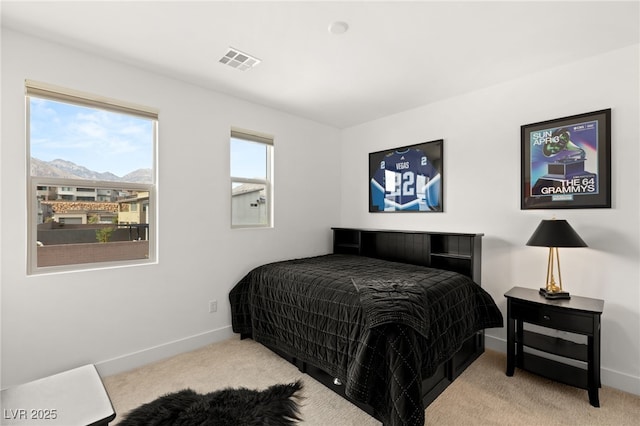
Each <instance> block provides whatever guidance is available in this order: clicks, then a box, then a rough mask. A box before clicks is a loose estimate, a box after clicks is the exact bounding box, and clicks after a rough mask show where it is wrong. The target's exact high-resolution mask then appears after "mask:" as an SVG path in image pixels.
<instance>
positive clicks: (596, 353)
mask: <svg viewBox="0 0 640 426" xmlns="http://www.w3.org/2000/svg"><path fill="white" fill-rule="evenodd" d="M504 296H505V297H506V298H507V376H513V373H514V370H515V367H518V368H522V369H523V370H527V371H530V372H532V373H536V374H539V375H541V376H544V377H546V378H549V379H552V380H556V381H558V382H562V383H565V384H568V385H571V386H576V387H579V388H582V389H587V390H588V391H589V402H590V403H591V405H593V406H594V407H599V406H600V401H599V399H598V389H599V388H600V386H601V384H600V317H601V315H602V310H603V308H604V301H603V300H600V299H590V298H586V297H578V296H573V295H572V296H571V299H556V300H550V299H545V298H544V296H542V295H540V294H539V293H538V289H529V288H522V287H514V288H512V289H511V290H509V291H508V292H506V293H505V295H504ZM525 322H527V323H530V324H535V325H539V326H543V327H547V328H551V329H555V330H563V331H568V332H570V333H575V334H579V335H583V336H587V344H581V343H574V342H572V341H569V340H565V339H561V338H558V337H552V336H547V335H544V334H540V333H535V332H533V331H530V330H525V329H524V327H523V324H524V323H525ZM525 346H526V347H528V348H533V349H536V350H538V351H542V352H546V353H549V354H553V355H556V358H557V357H562V358H565V359H574V360H578V361H582V362H584V363H586V369H584V368H580V367H576V366H573V365H569V364H566V363H564V362H562V361H555V360H552V359H549V358H545V357H542V356H539V355H535V354H533V353H529V352H525V351H524V347H525Z"/></svg>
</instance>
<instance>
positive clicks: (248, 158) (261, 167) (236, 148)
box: [231, 138, 267, 179]
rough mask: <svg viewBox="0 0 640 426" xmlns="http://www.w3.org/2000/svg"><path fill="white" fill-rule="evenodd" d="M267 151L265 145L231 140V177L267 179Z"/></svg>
mask: <svg viewBox="0 0 640 426" xmlns="http://www.w3.org/2000/svg"><path fill="white" fill-rule="evenodd" d="M266 150H267V147H266V145H264V144H261V143H258V142H251V141H246V140H242V139H236V138H231V176H233V177H243V178H256V179H265V177H266V176H267V159H266V156H267V153H266V152H267V151H266Z"/></svg>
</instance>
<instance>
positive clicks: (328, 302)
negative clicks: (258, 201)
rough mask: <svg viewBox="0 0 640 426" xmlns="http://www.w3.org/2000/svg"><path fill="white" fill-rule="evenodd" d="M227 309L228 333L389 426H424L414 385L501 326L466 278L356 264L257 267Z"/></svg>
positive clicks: (353, 259) (356, 260) (322, 259)
mask: <svg viewBox="0 0 640 426" xmlns="http://www.w3.org/2000/svg"><path fill="white" fill-rule="evenodd" d="M229 299H230V302H231V310H232V326H233V331H234V332H236V333H243V334H250V335H251V336H252V337H253V339H254V340H255V341H257V342H260V343H263V344H264V345H266V346H270V347H272V348H277V349H279V350H281V351H283V352H285V353H287V354H289V355H291V356H293V357H295V358H298V359H300V360H303V361H306V362H308V363H310V364H312V365H315V366H316V367H319V368H321V369H323V370H325V371H326V372H327V373H329V374H331V375H332V376H334V377H337V378H338V379H340V380H341V381H342V382H343V383H345V386H346V388H345V391H346V394H347V395H348V396H349V397H351V398H352V399H354V400H356V401H360V402H364V403H366V404H369V405H370V406H371V407H373V409H374V411H375V413H376V416H377V417H379V418H380V419H382V421H383V423H384V424H385V425H394V426H395V425H419V426H422V425H423V424H424V406H423V404H422V380H423V379H425V378H427V377H429V376H431V375H432V374H433V373H434V372H435V369H436V368H437V367H438V365H439V364H441V363H442V362H444V361H446V360H447V359H449V358H450V357H451V356H452V355H453V354H454V353H455V352H456V351H457V350H458V349H459V348H460V346H461V345H462V343H463V342H464V341H465V340H466V339H467V338H469V337H470V336H472V335H473V333H475V332H477V331H478V330H481V329H484V328H490V327H502V324H503V322H502V314H501V313H500V311H499V309H498V308H497V306H496V305H495V303H494V301H493V299H492V298H491V296H489V294H488V293H486V292H485V291H484V290H483V289H482V288H481V287H480V286H478V285H477V284H475V283H473V282H472V281H471V280H470V279H469V278H468V277H465V276H463V275H461V274H457V273H455V272H450V271H445V270H441V269H432V268H426V267H422V266H414V265H408V264H404V263H395V262H388V261H384V260H380V259H373V258H368V257H362V256H351V255H339V254H332V255H325V256H318V257H311V258H305V259H296V260H289V261H284V262H277V263H272V264H268V265H263V266H260V267H258V268H255V269H254V270H252V271H251V272H250V273H249V274H247V275H246V276H245V277H244V278H243V279H242V280H241V281H240V282H239V283H238V284H237V285H236V286H235V287H234V288H233V289H232V290H231V292H230V294H229Z"/></svg>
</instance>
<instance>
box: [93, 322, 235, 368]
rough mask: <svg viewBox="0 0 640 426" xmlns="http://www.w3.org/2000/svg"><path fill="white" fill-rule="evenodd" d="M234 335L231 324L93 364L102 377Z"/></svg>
mask: <svg viewBox="0 0 640 426" xmlns="http://www.w3.org/2000/svg"><path fill="white" fill-rule="evenodd" d="M233 335H234V333H233V331H232V330H231V326H227V327H223V328H219V329H217V330H211V331H207V332H204V333H200V334H196V335H194V336H189V337H185V338H184V339H179V340H174V341H172V342H168V343H164V344H162V345H158V346H154V347H151V348H147V349H143V350H141V351H137V352H133V353H130V354H127V355H122V356H119V357H116V358H112V359H109V360H106V361H101V362H98V363H96V364H95V366H96V368H97V369H98V372H99V373H100V375H101V376H102V377H106V376H111V375H114V374H118V373H122V372H124V371H129V370H133V369H134V368H138V367H142V366H143V365H146V364H150V363H152V362H156V361H160V360H162V359H165V358H169V357H172V356H174V355H178V354H181V353H184V352H189V351H193V350H196V349H198V348H201V347H203V346H206V345H209V344H211V343H216V342H220V341H222V340H226V339H229V338H231V337H232V336H233Z"/></svg>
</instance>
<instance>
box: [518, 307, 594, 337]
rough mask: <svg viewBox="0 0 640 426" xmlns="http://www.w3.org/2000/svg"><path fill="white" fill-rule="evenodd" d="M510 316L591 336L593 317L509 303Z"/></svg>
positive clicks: (551, 308)
mask: <svg viewBox="0 0 640 426" xmlns="http://www.w3.org/2000/svg"><path fill="white" fill-rule="evenodd" d="M511 316H512V318H518V319H521V320H523V321H524V322H528V323H531V324H536V325H541V326H543V327H549V328H554V329H557V330H564V331H570V332H574V333H580V334H586V335H591V334H593V316H592V315H586V314H585V315H581V314H580V313H579V312H575V311H573V312H570V311H567V310H566V309H564V310H563V309H559V308H553V307H550V306H541V305H539V304H534V303H527V302H520V301H518V300H513V301H512V302H511Z"/></svg>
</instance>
